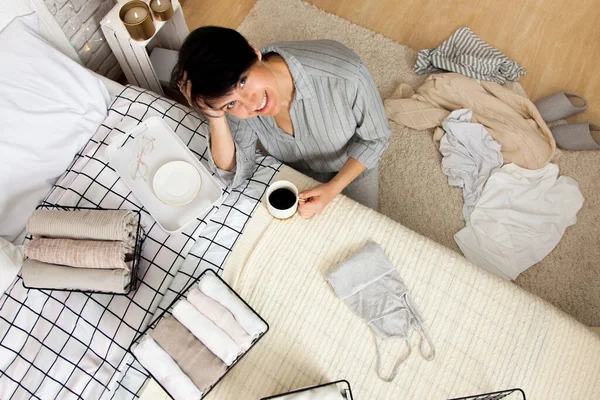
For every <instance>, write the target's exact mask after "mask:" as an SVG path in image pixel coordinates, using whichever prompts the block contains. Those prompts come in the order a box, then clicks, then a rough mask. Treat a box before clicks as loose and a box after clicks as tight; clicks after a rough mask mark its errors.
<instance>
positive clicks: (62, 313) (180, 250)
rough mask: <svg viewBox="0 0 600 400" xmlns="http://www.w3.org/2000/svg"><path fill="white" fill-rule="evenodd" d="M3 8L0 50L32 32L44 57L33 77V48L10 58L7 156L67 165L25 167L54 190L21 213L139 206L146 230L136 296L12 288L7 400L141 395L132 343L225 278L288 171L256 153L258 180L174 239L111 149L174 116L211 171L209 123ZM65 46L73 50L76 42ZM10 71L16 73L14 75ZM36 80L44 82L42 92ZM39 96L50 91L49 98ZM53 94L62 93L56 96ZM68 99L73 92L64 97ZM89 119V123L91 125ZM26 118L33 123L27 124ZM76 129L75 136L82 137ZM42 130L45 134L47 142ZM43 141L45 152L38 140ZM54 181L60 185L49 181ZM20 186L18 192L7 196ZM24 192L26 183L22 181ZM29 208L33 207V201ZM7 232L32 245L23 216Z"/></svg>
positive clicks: (0, 350)
mask: <svg viewBox="0 0 600 400" xmlns="http://www.w3.org/2000/svg"><path fill="white" fill-rule="evenodd" d="M0 4H1V5H2V8H1V9H0V11H1V12H0V16H2V20H1V21H2V22H3V25H1V26H0V47H2V48H3V49H4V47H3V46H19V43H17V44H14V43H13V42H16V41H14V40H13V39H14V37H20V36H21V34H23V36H27V37H28V39H27V40H31V41H32V42H28V43H27V44H30V45H32V46H38V47H35V48H31V49H29V50H32V51H35V54H34V55H33V56H35V57H40V60H43V62H42V61H37V60H36V61H37V62H33V63H31V64H37V65H33V66H31V68H32V69H28V68H29V67H28V66H27V63H26V62H23V60H19V57H29V56H31V54H29V53H28V51H27V50H24V49H23V50H22V51H21V49H19V48H16V49H13V48H10V49H9V51H11V50H14V57H11V58H9V61H10V63H12V64H15V63H17V65H16V66H14V65H13V67H15V68H14V69H13V70H11V71H9V72H10V73H12V74H13V76H12V77H10V76H9V77H6V80H3V81H2V82H0V85H1V86H2V88H3V90H4V89H6V90H7V91H8V93H13V96H8V97H11V98H10V99H8V98H3V100H4V101H6V102H8V101H12V102H13V103H15V104H17V105H18V107H19V108H20V109H17V110H10V109H3V112H5V113H10V112H11V111H14V112H15V113H16V114H17V115H18V117H17V118H15V119H16V121H8V122H14V124H12V125H8V124H7V123H6V122H7V121H5V124H4V125H3V127H2V129H3V130H2V131H1V132H2V139H3V141H2V144H3V145H4V144H5V143H4V141H5V139H6V142H8V143H9V144H10V140H14V141H16V143H13V146H12V147H10V148H8V150H10V149H18V148H19V147H25V150H31V149H33V150H35V151H33V153H35V154H33V155H30V154H25V153H24V154H25V155H26V156H28V157H29V156H32V157H34V158H35V157H38V159H39V158H55V157H56V158H57V159H59V158H60V159H62V161H63V162H64V161H67V160H68V162H67V164H66V165H64V167H62V170H61V171H60V173H58V174H57V175H56V176H54V177H52V176H51V175H49V173H48V171H47V170H49V169H56V167H57V162H54V161H56V160H54V161H53V162H52V163H50V164H49V165H44V164H43V163H35V162H26V163H21V164H20V166H21V167H24V168H23V169H27V170H29V169H31V171H26V172H28V173H29V178H30V179H27V180H28V181H34V182H33V183H34V184H38V183H39V184H40V185H41V187H42V188H43V187H44V186H43V185H46V184H48V185H49V186H48V190H45V191H44V193H43V194H42V195H41V197H40V198H39V199H37V200H36V199H33V200H34V203H35V204H33V203H32V204H33V205H30V209H29V210H26V209H25V210H23V209H22V208H23V206H22V204H20V205H19V207H20V208H19V210H18V211H19V212H12V214H24V215H22V216H21V217H23V216H24V217H25V218H26V215H27V212H28V213H29V214H30V213H31V212H32V211H33V208H35V206H36V205H37V204H38V203H40V202H41V203H42V204H47V205H62V206H80V207H86V206H87V207H93V208H96V207H100V208H129V209H134V210H140V211H141V213H142V222H143V225H144V226H145V240H144V247H143V251H142V255H141V261H140V269H139V273H138V278H139V279H140V283H139V287H138V289H137V290H136V291H135V292H132V293H130V294H129V295H127V296H119V295H106V294H90V293H76V292H67V291H51V290H34V289H32V290H27V289H25V288H24V287H23V284H22V279H21V277H20V276H16V278H15V279H14V280H13V279H11V280H10V283H9V285H8V287H7V288H6V291H5V292H4V293H3V294H2V297H1V298H0V398H2V399H30V398H36V399H44V400H45V399H54V398H58V399H71V398H85V399H99V398H102V399H108V398H123V399H126V398H135V397H136V394H137V393H139V392H141V389H142V386H143V385H144V383H145V382H146V380H147V374H146V372H145V371H144V370H143V368H142V367H141V366H139V365H137V364H135V363H134V362H133V359H132V358H130V355H129V354H128V353H127V348H128V347H129V345H130V344H131V341H132V340H133V338H134V337H135V336H136V335H137V334H139V333H140V332H141V331H142V330H143V329H145V327H146V326H147V325H148V323H149V321H150V320H151V319H152V317H153V316H154V315H155V314H156V313H157V312H159V311H160V310H162V309H164V308H165V305H168V304H170V303H171V302H172V300H173V299H174V298H175V296H177V295H178V294H179V293H180V291H181V290H183V289H184V288H185V287H186V286H188V285H189V283H191V282H192V281H193V280H194V279H196V278H197V277H198V276H199V275H200V273H201V272H202V271H204V270H205V269H206V268H212V269H213V270H215V271H220V270H221V269H222V266H223V264H224V261H225V259H226V257H227V255H228V254H229V252H230V251H231V248H232V247H233V245H234V243H235V241H236V240H237V238H238V236H239V234H240V233H241V231H242V230H243V228H244V226H245V224H246V223H247V221H248V220H249V218H250V215H251V213H252V211H253V210H254V208H255V207H256V205H257V204H258V201H259V199H260V198H261V196H262V195H263V193H264V191H265V190H266V188H267V186H268V184H269V183H270V181H271V179H272V178H273V176H274V174H275V173H276V172H277V171H278V169H279V167H280V165H281V164H280V163H278V162H277V161H276V160H274V159H272V158H270V157H265V156H259V155H257V157H258V158H257V161H258V164H257V165H258V167H257V169H256V173H255V174H254V176H253V178H252V179H251V180H248V181H247V182H245V184H244V185H243V186H242V187H240V188H236V189H234V190H230V189H228V188H226V187H224V186H223V188H222V190H223V197H222V198H223V202H222V203H221V204H220V205H219V207H218V209H217V207H213V208H212V209H210V210H208V211H207V212H206V214H205V215H202V216H201V217H199V218H197V219H196V220H195V221H193V222H192V223H190V224H189V225H188V226H187V227H186V228H185V229H184V230H183V231H182V232H180V233H178V234H173V235H168V234H166V233H165V232H163V231H162V230H161V229H160V228H159V227H158V226H157V224H156V222H155V221H154V220H153V218H152V217H151V216H150V215H149V213H148V212H147V211H146V210H145V209H143V208H142V205H141V204H140V203H139V201H138V200H137V199H136V198H135V197H134V196H132V195H131V192H130V190H129V189H128V188H127V187H126V186H125V185H124V184H123V183H122V182H121V181H120V179H119V177H118V175H117V174H116V172H115V171H114V170H113V169H112V168H111V167H110V166H109V165H108V162H107V159H106V156H105V153H104V152H105V149H106V147H107V145H108V144H109V143H110V142H111V141H112V140H115V139H118V138H122V137H123V135H126V132H127V131H129V130H130V129H131V128H133V127H135V126H136V125H137V124H138V123H139V122H140V121H142V120H144V119H145V118H149V117H152V116H157V117H160V118H163V119H164V121H165V122H166V123H167V124H168V125H169V126H170V127H171V128H172V129H173V130H174V131H175V132H176V133H177V134H178V135H179V137H180V138H181V139H182V140H183V141H184V142H185V143H186V144H187V145H188V147H189V148H190V149H191V150H192V151H193V152H194V153H195V154H196V155H197V157H198V158H199V159H200V160H201V162H203V163H205V166H208V164H206V157H205V154H206V151H207V140H206V138H207V127H206V123H205V121H203V120H202V119H200V118H199V116H198V115H197V114H196V113H194V112H192V111H191V110H189V109H188V108H186V107H183V106H181V105H179V104H177V103H175V102H173V101H171V100H168V99H165V98H162V97H160V96H158V95H156V94H154V93H152V92H148V91H145V90H142V89H140V88H136V87H132V86H127V87H125V86H122V85H119V84H118V83H116V82H112V81H108V80H106V79H103V78H100V77H98V76H97V75H95V74H93V73H92V72H90V71H87V70H85V69H84V68H83V67H81V66H80V65H78V64H77V63H76V61H73V60H70V59H67V58H66V57H64V56H62V55H60V54H55V53H53V48H50V46H47V45H45V44H43V43H41V41H35V36H37V35H38V34H39V33H42V34H43V32H46V33H47V32H48V31H50V32H52V31H53V30H52V29H50V30H49V29H47V27H46V29H44V24H45V20H44V18H35V20H34V19H32V16H31V14H30V13H31V9H30V8H27V7H23V6H24V5H25V4H27V3H21V2H19V3H18V4H15V5H14V6H15V7H16V8H17V9H16V10H15V7H13V8H10V7H12V3H5V2H3V3H0ZM16 16H18V18H19V21H18V25H19V26H20V28H19V29H21V30H23V31H22V32H21V31H18V32H16V33H17V34H16V35H15V31H14V29H17V28H15V26H16V25H13V21H16V19H15V17H16ZM46 22H47V21H46ZM52 22H53V21H50V23H52ZM21 25H22V26H21ZM50 25H51V24H50ZM7 29H13V30H11V31H10V32H9V33H10V35H8V38H7V37H6V36H7V35H3V34H5V33H7V32H8V31H7ZM53 32H57V31H56V30H54V31H53ZM58 35H59V36H52V35H50V36H46V39H48V38H51V39H52V38H53V39H54V40H55V41H56V40H57V37H58V38H59V39H60V31H59V33H58ZM42 36H44V35H42ZM63 39H64V41H66V38H63ZM49 41H50V42H51V40H49ZM59 41H60V40H59ZM7 42H9V43H8V44H7ZM38 42H40V43H38ZM21 44H22V43H21ZM19 47H24V46H19ZM11 56H12V54H11ZM18 61H21V64H18ZM19 65H22V66H23V67H24V68H23V69H24V70H26V72H28V73H31V74H33V73H34V72H35V73H36V74H39V76H32V75H30V76H28V77H27V79H20V78H22V77H19V76H18V75H19V74H20V73H21V71H19V69H20V68H19ZM3 68H5V70H4V71H5V72H6V71H7V70H6V66H3ZM35 68H37V69H35ZM15 69H16V70H15ZM32 71H33V72H32ZM7 74H8V72H7ZM10 78H12V79H10ZM42 78H43V79H42ZM69 78H71V79H70V80H69ZM36 79H37V80H36ZM20 82H25V83H23V84H22V83H20ZM32 82H33V83H35V84H34V85H31V83H32ZM40 87H41V88H43V89H45V90H46V92H43V93H38V92H39V90H38V89H39V88H40ZM11 90H14V92H10V91H11ZM48 92H50V93H53V96H51V97H49V96H47V93H48ZM23 93H25V94H26V95H23ZM65 93H68V94H69V95H68V96H63V94H65ZM65 97H66V98H65ZM38 101H39V102H40V103H39V104H38ZM3 105H6V107H9V106H10V104H3ZM36 107H37V108H36ZM40 107H41V109H42V111H43V112H38V113H37V114H41V116H40V115H33V114H32V115H25V114H22V112H26V111H27V109H40ZM53 107H55V108H53ZM23 110H25V111H23ZM65 110H66V111H65ZM46 114H47V115H51V114H52V115H53V118H54V119H53V120H51V121H47V120H44V119H43V118H42V117H43V116H44V115H46ZM54 114H55V115H54ZM2 116H3V117H4V116H5V114H3V115H2ZM92 116H94V118H95V119H93V118H92ZM9 117H10V115H9ZM83 117H86V118H87V119H85V118H84V119H85V120H84V121H83V122H82V118H83ZM27 121H28V122H31V124H28V123H25V122H27ZM92 123H94V124H95V125H93V124H92ZM70 124H72V125H73V127H75V128H76V129H71V128H73V127H72V126H70ZM7 126H8V128H7ZM25 127H29V128H30V129H25ZM33 128H35V129H33ZM38 131H40V132H43V134H44V135H43V136H40V135H39V132H38ZM71 131H72V132H71ZM54 136H55V137H54ZM23 138H25V139H23ZM82 138H83V139H85V140H84V141H83V144H82V145H81V146H73V145H72V144H71V142H73V141H80V140H82ZM36 139H38V140H40V141H42V142H43V143H42V144H41V145H40V144H39V143H36ZM59 139H60V140H59ZM18 140H25V142H26V146H20V145H21V143H19V142H18ZM56 141H58V142H56ZM46 147H47V148H46ZM1 150H2V152H3V153H2V154H3V155H4V154H5V153H4V152H5V151H7V152H8V150H7V147H6V146H5V147H3V148H2V149H1ZM70 151H71V153H70ZM16 161H22V160H16ZM9 164H10V163H9V162H6V160H4V163H3V165H2V166H3V167H5V166H7V165H8V167H9V168H8V169H10V171H12V172H11V174H12V175H17V173H20V171H17V169H18V168H15V167H14V165H9ZM38 164H39V165H38ZM38 167H39V168H38ZM50 167H51V168H50ZM42 174H44V175H42ZM6 175H8V174H6ZM42 176H43V177H42ZM50 179H52V181H51V182H50V183H48V182H47V181H48V180H50ZM37 181H39V182H37ZM9 183H11V182H9ZM17 183H18V182H17ZM27 183H28V182H25V183H23V185H26V184H27ZM29 183H32V182H29ZM4 184H5V183H4V182H3V185H4ZM9 186H11V185H9V184H7V186H6V188H8V187H9ZM15 186H18V185H16V183H15ZM36 189H38V188H36ZM37 191H39V190H37ZM5 192H6V191H5ZM3 196H4V197H2V198H1V199H0V200H1V201H2V202H3V203H2V205H3V207H4V205H5V204H7V203H6V201H5V200H6V193H3ZM27 197H31V196H27ZM19 200H23V201H21V203H27V202H29V203H31V199H29V198H28V199H24V198H21V199H19ZM9 204H10V202H9ZM25 208H26V207H25ZM9 211H10V210H9ZM6 225H10V224H5V225H3V228H4V229H5V231H6V230H11V231H13V232H12V233H13V234H14V237H13V238H11V241H13V242H14V243H15V244H20V243H22V242H23V236H24V235H23V232H22V231H23V230H24V220H23V218H21V221H20V225H19V226H18V227H17V226H14V227H13V226H6ZM9 228H10V229H9ZM13 228H14V229H13ZM19 232H20V233H19ZM4 233H6V232H4ZM9 233H10V232H9ZM3 237H8V236H3ZM0 267H1V266H0ZM0 275H3V277H4V276H5V270H4V269H1V270H0Z"/></svg>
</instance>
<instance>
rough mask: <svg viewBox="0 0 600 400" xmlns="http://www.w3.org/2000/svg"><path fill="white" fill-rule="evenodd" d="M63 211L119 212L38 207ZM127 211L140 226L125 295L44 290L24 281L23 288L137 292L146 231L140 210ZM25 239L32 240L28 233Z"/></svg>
mask: <svg viewBox="0 0 600 400" xmlns="http://www.w3.org/2000/svg"><path fill="white" fill-rule="evenodd" d="M40 209H42V210H62V211H77V210H113V211H117V210H118V209H115V208H93V207H69V206H59V205H56V204H47V203H44V204H41V205H39V206H37V207H36V210H40ZM127 211H132V212H133V213H135V214H137V221H138V224H137V225H138V226H137V232H136V238H135V249H134V251H133V260H131V261H132V262H131V281H130V282H129V286H128V287H127V290H126V292H125V293H116V292H103V291H98V290H79V289H61V288H44V287H33V286H26V285H25V281H23V287H24V288H25V289H38V290H56V291H59V292H74V293H101V294H114V295H125V296H126V295H128V294H129V293H131V292H132V291H134V290H136V289H137V287H138V284H139V278H138V269H139V264H140V257H141V255H142V246H143V244H144V238H145V236H144V229H143V227H142V221H141V219H142V216H141V213H140V211H139V210H127ZM25 238H26V239H27V240H31V239H32V236H31V235H30V234H29V233H28V234H27V236H25Z"/></svg>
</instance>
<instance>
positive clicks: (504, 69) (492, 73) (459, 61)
mask: <svg viewBox="0 0 600 400" xmlns="http://www.w3.org/2000/svg"><path fill="white" fill-rule="evenodd" d="M440 70H445V71H453V72H458V73H459V74H462V75H465V76H468V77H469V78H473V79H482V80H485V81H492V82H496V83H499V84H501V85H504V84H505V83H506V81H507V80H509V81H518V80H519V78H520V77H521V75H525V73H526V72H527V71H526V70H525V68H523V67H521V66H520V65H519V64H518V63H517V62H516V61H514V60H511V59H509V58H508V57H506V56H505V55H504V54H503V53H502V52H501V51H500V50H498V49H496V48H495V47H492V46H490V45H489V44H487V43H486V42H484V41H483V40H481V39H480V38H479V37H478V36H477V35H475V34H474V33H473V31H471V29H469V28H468V27H463V28H460V29H459V30H457V31H456V32H454V33H453V34H452V36H450V37H449V38H448V39H446V40H445V41H444V43H442V44H441V45H440V47H438V48H436V49H424V50H419V54H418V55H417V62H416V63H415V72H416V73H417V74H429V73H431V72H436V71H440Z"/></svg>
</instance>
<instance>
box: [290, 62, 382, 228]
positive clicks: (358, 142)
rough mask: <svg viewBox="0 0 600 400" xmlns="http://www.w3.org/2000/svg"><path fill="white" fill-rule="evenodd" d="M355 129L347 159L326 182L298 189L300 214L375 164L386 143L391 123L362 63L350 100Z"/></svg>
mask: <svg viewBox="0 0 600 400" xmlns="http://www.w3.org/2000/svg"><path fill="white" fill-rule="evenodd" d="M352 114H353V117H354V118H355V120H356V130H355V132H354V135H353V136H352V138H351V139H350V143H349V145H348V152H347V154H348V157H349V158H348V160H347V161H346V163H345V164H344V166H343V167H342V169H341V170H340V171H339V172H338V173H337V175H336V176H335V177H334V178H333V179H332V180H331V181H329V182H328V183H325V184H322V185H318V186H316V187H314V188H313V189H311V190H307V191H304V192H302V193H300V195H299V197H300V198H302V199H309V198H310V200H309V201H307V202H304V203H301V204H300V207H299V212H300V215H301V216H303V217H305V218H310V217H312V216H313V215H314V214H316V213H318V212H319V211H321V210H322V209H323V208H325V206H327V204H329V202H330V201H331V200H333V199H334V198H335V196H337V195H338V194H339V193H341V192H342V190H344V188H345V187H346V186H348V185H349V184H350V183H351V182H352V181H353V180H354V179H356V178H357V177H358V176H359V175H360V174H362V173H363V171H364V170H365V169H373V168H377V167H378V165H379V161H380V160H381V156H382V155H383V152H384V151H385V149H387V147H388V142H389V137H390V133H391V130H390V126H389V124H388V122H387V117H386V115H385V109H384V108H383V102H382V101H381V95H380V94H379V91H378V90H377V86H376V85H375V81H374V79H373V77H372V76H371V73H370V72H369V70H367V67H366V66H365V65H364V64H362V63H361V65H360V67H359V71H358V79H357V84H356V95H355V98H354V99H353V102H352Z"/></svg>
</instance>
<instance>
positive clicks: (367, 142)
mask: <svg viewBox="0 0 600 400" xmlns="http://www.w3.org/2000/svg"><path fill="white" fill-rule="evenodd" d="M261 52H262V54H268V53H277V54H279V55H280V56H281V57H282V58H283V59H284V60H285V62H286V63H287V65H288V68H289V69H290V72H291V74H292V77H293V80H294V86H295V95H294V99H293V100H292V103H291V106H290V116H291V120H292V125H293V127H294V136H291V135H289V134H287V133H285V132H284V131H283V130H282V129H280V128H279V127H278V126H277V124H276V123H275V119H274V118H273V117H270V116H257V117H253V118H248V119H238V118H236V117H234V116H232V115H230V114H227V120H228V122H229V126H230V129H231V133H232V135H233V139H234V142H235V147H236V167H235V168H234V170H233V171H223V170H219V169H218V168H216V166H214V161H213V160H212V159H210V160H209V162H211V163H212V164H213V166H214V167H215V169H216V170H217V171H218V172H219V175H220V176H221V178H222V179H223V180H224V181H225V182H226V183H228V184H230V185H231V186H232V187H235V186H237V185H239V184H240V183H242V182H243V181H244V180H245V179H247V178H248V177H250V176H251V175H252V172H253V171H254V169H255V161H254V160H255V150H256V143H257V141H258V140H260V143H261V144H262V146H263V147H264V149H265V150H266V151H267V152H268V153H269V154H270V155H272V156H273V157H275V158H277V159H278V160H280V161H282V162H284V163H286V164H288V165H290V166H291V167H292V168H295V169H297V170H300V171H306V170H310V171H314V172H316V173H326V172H338V171H339V170H340V169H341V168H342V167H343V166H344V164H345V163H346V161H347V160H348V158H354V159H356V160H358V161H359V162H360V163H362V164H363V165H364V166H365V167H366V168H367V169H374V168H377V165H378V164H379V161H380V160H381V156H382V154H383V152H384V150H385V149H386V148H387V146H388V139H389V135H390V127H389V125H388V123H387V118H386V115H385V111H384V108H383V103H382V101H381V95H380V94H379V91H378V90H377V87H376V85H375V82H374V80H373V77H372V76H371V74H370V73H369V71H368V70H367V68H366V67H365V65H364V64H363V62H362V61H361V59H360V58H359V57H358V56H357V55H356V54H355V53H354V52H353V51H352V50H350V49H349V48H347V47H346V46H344V45H342V44H341V43H338V42H335V41H332V40H315V41H301V42H280V43H276V44H272V45H270V46H267V47H265V48H264V49H262V50H261ZM367 172H368V171H366V173H367Z"/></svg>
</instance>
